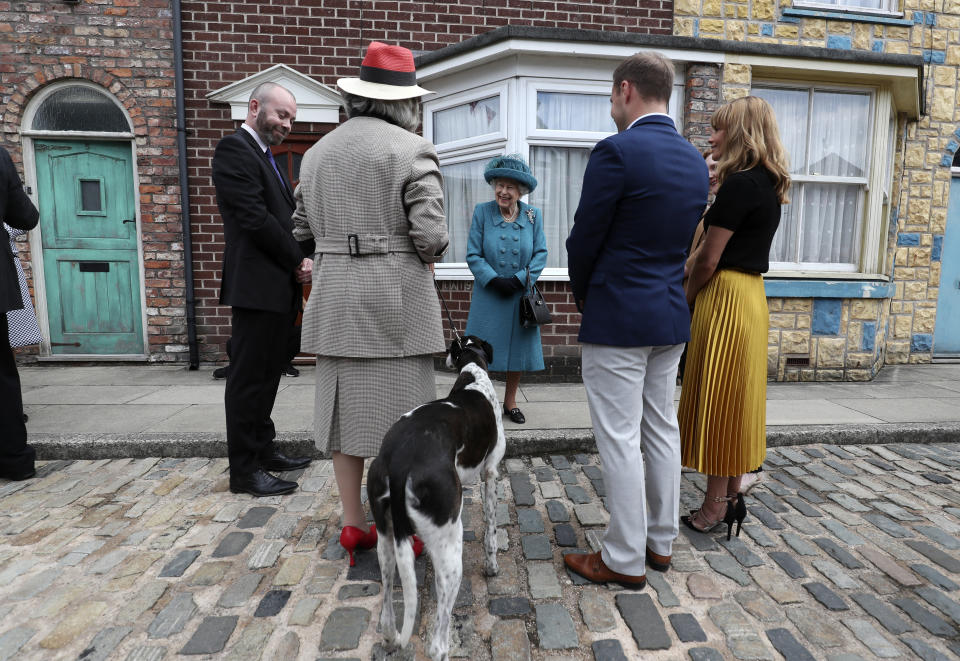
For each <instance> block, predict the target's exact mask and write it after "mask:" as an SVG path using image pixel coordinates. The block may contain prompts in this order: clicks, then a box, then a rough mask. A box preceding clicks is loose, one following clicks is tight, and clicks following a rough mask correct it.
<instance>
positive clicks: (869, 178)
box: [752, 79, 896, 278]
mask: <svg viewBox="0 0 960 661" xmlns="http://www.w3.org/2000/svg"><path fill="white" fill-rule="evenodd" d="M752 87H753V88H764V89H771V88H774V89H789V90H801V91H806V92H808V93H809V103H811V104H812V103H813V92H814V91H816V90H823V91H829V92H850V93H854V94H869V95H870V104H871V105H870V110H869V111H868V116H869V121H870V127H869V129H868V131H867V135H868V136H869V138H868V139H869V142H868V144H867V164H866V166H867V167H866V176H865V177H824V176H815V175H793V174H791V179H792V180H793V181H796V182H814V183H816V182H823V183H856V184H860V185H861V186H862V188H861V190H860V194H859V196H858V201H857V206H858V208H859V210H860V211H859V213H860V218H859V222H858V224H857V229H856V232H857V235H856V237H855V242H856V244H857V245H858V247H859V251H858V255H857V260H856V263H854V264H823V263H808V262H770V273H769V276H775V277H805V276H810V275H817V276H823V275H826V274H830V275H834V276H838V277H871V278H876V277H883V276H882V275H881V274H882V273H883V268H884V264H883V261H884V250H883V249H882V245H881V244H882V241H881V237H882V236H885V227H886V225H887V223H888V222H889V220H888V218H887V214H885V212H884V210H883V205H884V196H885V195H887V196H889V191H890V186H891V183H890V181H889V179H890V177H891V176H892V173H893V167H892V161H893V151H892V150H891V149H890V144H891V141H890V136H889V135H888V130H889V121H890V115H891V113H892V95H891V92H890V90H889V89H888V88H886V87H884V86H878V85H838V84H831V83H816V82H815V83H810V82H800V81H782V80H767V79H757V80H755V81H754V82H753V86H752ZM810 121H813V116H812V107H811V112H810V113H808V122H810ZM808 126H809V125H808ZM881 126H882V127H883V128H882V130H881V129H880V127H881ZM895 132H896V123H894V133H895ZM809 137H810V136H809V130H808V133H807V139H808V140H809ZM894 142H895V140H894ZM807 155H809V149H808V150H807ZM792 201H794V200H792ZM795 202H797V203H800V202H801V201H800V200H795Z"/></svg>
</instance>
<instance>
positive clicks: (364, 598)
mask: <svg viewBox="0 0 960 661" xmlns="http://www.w3.org/2000/svg"><path fill="white" fill-rule="evenodd" d="M766 469H767V470H766V471H765V477H764V480H763V481H762V482H761V483H760V485H759V486H757V487H755V489H754V491H753V492H752V493H751V495H749V496H748V497H747V501H748V508H749V511H750V515H749V516H748V518H747V519H746V520H745V521H744V527H743V531H742V534H741V535H740V536H739V537H737V536H734V537H732V538H731V540H730V541H729V542H728V541H726V538H725V537H726V535H725V531H723V532H722V533H721V532H719V531H718V532H717V533H711V534H707V535H702V534H697V533H693V532H690V531H686V530H685V529H684V531H683V532H681V534H680V536H679V537H678V539H677V541H676V544H675V546H674V553H673V563H672V566H671V568H670V570H669V571H668V572H666V573H663V574H661V573H658V572H653V571H649V572H648V574H647V576H648V586H647V587H646V588H645V589H643V590H640V591H636V590H628V589H623V588H621V587H619V586H615V585H610V586H597V585H593V584H589V583H586V582H585V581H583V580H582V579H580V578H579V577H576V576H574V575H571V574H570V573H569V572H568V571H566V569H565V567H564V566H563V555H564V553H566V552H585V551H588V550H590V549H592V548H596V545H597V544H598V543H599V540H600V537H601V535H602V532H603V526H604V524H605V522H606V520H607V518H608V514H607V511H606V508H605V506H604V501H603V497H602V496H601V493H602V490H603V486H602V485H603V482H602V480H603V477H602V466H601V464H600V461H599V458H598V456H597V455H594V454H587V453H582V452H581V453H571V454H569V455H567V454H562V453H560V454H558V453H557V452H553V453H549V454H545V455H543V456H530V457H512V458H510V459H508V460H507V461H505V462H504V464H503V466H502V475H501V478H500V484H499V485H498V494H499V495H498V503H497V516H498V537H499V538H500V543H501V551H500V554H499V563H500V568H501V572H500V575H499V576H494V577H487V576H485V575H484V572H483V564H484V560H483V558H484V553H483V547H482V544H483V535H484V524H483V514H482V511H481V502H480V500H479V496H478V494H479V490H478V489H477V488H476V487H473V488H467V490H466V493H465V507H464V516H463V519H464V540H465V543H464V551H463V554H464V585H463V587H462V589H461V591H460V593H459V595H458V598H457V604H456V607H455V610H454V622H453V626H452V638H451V651H452V652H453V655H455V656H454V658H470V659H471V661H494V660H500V659H503V660H505V661H506V660H508V659H509V660H510V661H513V660H514V659H529V660H530V661H561V660H562V661H590V660H593V661H613V660H619V659H651V660H653V661H659V660H666V659H683V658H689V659H691V660H694V661H696V660H701V659H702V660H705V661H714V660H722V659H727V660H731V659H744V660H746V659H774V660H775V659H781V658H786V659H798V660H799V659H804V660H806V659H825V660H827V661H846V660H848V659H850V660H852V659H875V658H904V659H907V658H922V659H949V658H956V657H957V654H958V652H960V507H958V506H960V490H958V489H957V484H958V483H960V443H940V444H914V445H911V444H903V443H900V444H891V445H866V446H844V447H843V448H840V447H838V446H836V445H832V444H826V445H809V446H794V447H791V448H771V449H770V450H769V453H768V458H767V463H766ZM226 470H227V462H226V460H225V459H218V458H165V459H159V458H152V459H150V458H148V459H138V460H135V461H131V460H129V459H116V460H77V461H69V460H66V461H49V462H41V463H40V464H39V473H38V477H37V479H34V480H31V481H28V482H23V483H0V590H2V593H3V594H4V595H5V596H6V597H7V599H5V600H3V601H2V602H0V661H5V660H7V659H10V660H13V659H16V660H17V661H20V660H21V659H22V660H25V661H34V660H36V661H48V660H50V659H84V661H87V660H88V659H98V660H101V661H128V660H133V661H160V660H161V659H175V658H204V659H223V660H230V661H232V660H234V659H239V660H244V659H271V660H272V659H278V660H287V659H290V660H302V661H308V660H309V661H315V660H317V659H341V660H343V659H381V658H389V659H393V660H399V659H413V658H425V657H424V649H425V645H424V640H425V638H426V637H427V634H428V630H429V627H430V624H431V623H432V620H433V615H434V612H435V606H434V601H433V596H432V595H433V588H432V581H433V571H432V568H431V566H430V563H429V561H427V560H425V559H422V560H420V561H418V563H417V574H418V577H419V580H420V585H419V598H420V609H419V611H418V619H417V626H416V628H415V633H414V636H413V638H412V640H411V643H410V647H409V648H408V649H407V650H405V651H403V652H402V653H398V654H395V655H393V656H388V657H387V656H385V655H384V652H383V649H382V644H381V643H382V638H381V635H380V634H379V633H378V632H377V628H378V619H379V611H380V603H381V599H382V597H383V595H382V594H381V587H380V582H379V568H378V566H377V562H376V557H375V552H372V551H371V552H364V553H359V554H358V563H357V567H354V568H348V567H347V559H346V557H345V555H344V554H343V552H342V549H340V548H339V545H338V543H337V535H338V533H339V529H340V528H339V511H338V499H337V493H336V485H335V482H334V481H333V480H332V479H330V478H331V466H330V463H329V462H328V461H323V460H319V461H315V462H314V463H313V464H312V465H311V466H310V467H309V468H307V469H306V470H305V471H303V472H302V474H300V475H299V477H298V479H299V480H300V482H301V484H309V485H310V488H311V490H310V491H304V490H300V491H297V492H295V493H293V494H291V495H288V496H284V497H277V498H272V499H254V498H251V497H249V496H246V495H237V494H231V493H230V492H229V491H227V490H226V481H225V477H226ZM544 485H555V486H556V487H557V488H556V489H550V488H547V489H546V490H544V489H543V487H544ZM703 486H704V482H703V479H702V476H698V475H695V474H692V473H684V479H683V481H682V486H681V503H680V511H681V512H685V511H686V510H687V509H690V508H692V507H696V506H697V504H699V502H700V500H701V498H702V495H703V493H702V488H703ZM158 492H161V493H162V495H159V496H158V495H157V493H158ZM64 494H71V495H72V496H75V497H70V498H65V497H64ZM844 494H845V495H846V497H838V496H840V495H844ZM583 500H586V501H587V502H579V501H583ZM131 513H132V514H133V515H131ZM561 540H562V541H563V542H564V544H565V545H564V546H560V545H559V542H561ZM388 598H392V599H393V600H394V602H395V604H396V606H397V610H398V617H399V616H400V612H401V611H402V597H401V592H400V588H399V586H398V587H397V588H396V590H395V592H394V594H392V595H388Z"/></svg>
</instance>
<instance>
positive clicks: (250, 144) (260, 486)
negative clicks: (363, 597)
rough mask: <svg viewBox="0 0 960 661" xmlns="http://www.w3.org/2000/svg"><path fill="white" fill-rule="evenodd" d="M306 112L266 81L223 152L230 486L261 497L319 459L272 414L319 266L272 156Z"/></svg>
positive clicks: (287, 487) (218, 162)
mask: <svg viewBox="0 0 960 661" xmlns="http://www.w3.org/2000/svg"><path fill="white" fill-rule="evenodd" d="M296 116H297V103H296V100H295V99H294V98H293V94H291V93H290V92H289V91H288V90H286V89H284V88H283V87H281V86H279V85H277V84H275V83H263V84H261V85H259V86H258V87H257V88H256V89H255V90H254V91H253V93H252V94H251V95H250V103H249V107H248V111H247V118H246V120H245V121H244V123H243V124H242V125H241V127H240V129H239V130H238V131H237V132H236V133H234V134H233V135H228V136H226V137H225V138H223V139H222V140H221V141H220V143H219V144H218V145H217V149H216V152H215V153H214V155H213V183H214V186H216V189H217V205H218V206H219V207H220V216H221V218H223V231H224V244H225V245H224V252H223V274H222V281H221V286H220V303H222V304H224V305H230V306H232V308H233V309H232V312H231V324H232V329H231V342H230V344H231V366H230V372H229V376H228V377H227V386H226V389H225V393H224V403H225V407H226V418H227V450H228V454H229V458H230V490H231V491H233V492H234V493H250V494H253V495H254V496H272V495H277V494H283V493H289V492H291V491H293V490H294V489H296V488H297V483H296V482H291V481H288V480H282V479H280V478H278V477H275V476H273V475H271V474H270V473H268V472H267V471H289V470H294V469H297V468H303V467H304V466H306V465H307V464H309V463H310V459H309V458H307V457H287V456H285V455H284V454H282V453H281V452H280V451H279V450H278V449H277V448H276V446H275V445H274V443H273V440H274V438H275V437H276V429H275V427H274V424H273V421H272V420H271V419H270V413H271V411H272V410H273V403H274V400H275V399H276V396H277V387H278V386H279V384H280V372H281V369H282V368H283V364H284V360H285V354H286V350H287V342H286V337H287V334H288V333H289V329H290V327H291V326H292V325H293V321H294V318H295V316H296V311H297V310H298V309H299V308H298V306H299V305H300V286H299V285H298V283H301V282H309V280H310V276H311V273H312V268H313V263H312V262H311V260H310V259H305V258H304V257H303V252H302V251H301V249H300V245H299V244H298V243H297V241H296V240H295V239H294V238H293V233H292V232H293V221H292V220H291V215H292V214H293V210H294V208H295V203H294V200H293V190H292V189H291V187H290V182H289V181H287V179H286V177H285V176H284V174H283V172H281V170H280V169H279V168H278V167H277V165H276V162H275V161H274V160H273V154H272V153H271V152H270V146H271V145H278V144H280V143H281V142H283V139H284V138H286V137H287V134H288V133H289V132H290V127H291V125H292V124H293V121H294V119H295V118H296Z"/></svg>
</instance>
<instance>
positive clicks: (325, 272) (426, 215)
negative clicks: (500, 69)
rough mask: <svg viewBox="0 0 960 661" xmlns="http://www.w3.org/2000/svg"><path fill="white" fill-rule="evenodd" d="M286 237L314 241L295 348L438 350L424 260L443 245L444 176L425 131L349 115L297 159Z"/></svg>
mask: <svg viewBox="0 0 960 661" xmlns="http://www.w3.org/2000/svg"><path fill="white" fill-rule="evenodd" d="M294 197H295V198H296V201H297V209H296V211H295V212H294V214H293V220H294V225H295V226H294V237H295V238H296V239H297V240H298V241H301V242H302V243H301V245H303V242H307V241H310V240H313V241H315V242H316V254H315V256H314V262H315V263H314V269H313V289H312V291H311V293H310V299H309V300H308V301H307V307H306V310H305V311H304V313H303V332H302V340H301V347H302V349H303V351H308V352H311V353H315V354H317V355H320V356H336V357H348V358H350V357H352V358H397V357H404V356H416V355H422V354H429V353H436V352H441V351H443V350H444V348H445V347H444V340H443V327H442V324H441V320H440V303H439V301H438V299H437V294H436V291H435V289H434V285H433V273H432V272H431V271H430V268H429V266H428V264H429V263H432V262H437V261H439V260H440V259H441V258H442V257H443V254H444V252H446V249H447V244H448V241H449V240H448V236H447V225H446V218H445V216H444V213H443V180H442V178H441V176H440V167H439V163H438V160H437V153H436V150H435V149H434V148H433V145H432V144H430V143H429V142H428V141H427V140H425V139H424V138H422V137H420V136H418V135H416V134H414V133H411V132H409V131H405V130H404V129H402V128H400V127H398V126H394V125H393V124H390V123H388V122H386V121H384V120H382V119H378V118H375V117H354V118H353V119H350V120H347V121H346V122H345V123H343V124H342V125H340V126H339V127H337V128H336V129H334V130H333V131H331V132H330V133H328V134H327V135H326V136H324V137H323V138H322V139H321V140H320V141H319V142H318V143H317V144H315V145H314V146H313V147H311V148H310V149H309V150H308V151H307V153H306V154H305V155H304V157H303V162H302V164H301V168H300V184H299V185H298V186H297V190H296V192H295V194H294Z"/></svg>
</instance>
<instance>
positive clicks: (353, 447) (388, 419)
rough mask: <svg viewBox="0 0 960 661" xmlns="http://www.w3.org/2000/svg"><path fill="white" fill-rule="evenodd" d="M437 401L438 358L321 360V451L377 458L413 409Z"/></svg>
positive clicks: (317, 427) (317, 420) (317, 421)
mask: <svg viewBox="0 0 960 661" xmlns="http://www.w3.org/2000/svg"><path fill="white" fill-rule="evenodd" d="M436 398H437V386H436V379H435V378H434V372H433V356H431V355H422V356H408V357H406V358H337V357H331V356H317V389H316V399H315V408H314V439H315V441H314V442H315V443H316V446H317V449H318V450H320V451H321V452H323V453H324V455H329V454H330V453H333V452H342V453H343V454H349V455H353V456H355V457H375V456H377V453H379V452H380V443H381V442H382V441H383V435H384V434H386V433H387V430H388V429H390V426H391V425H392V424H393V423H394V422H396V421H397V419H399V418H400V416H401V415H403V414H404V413H406V412H407V411H409V410H411V409H413V408H416V407H417V406H420V405H421V404H424V403H426V402H430V401H433V400H435V399H436Z"/></svg>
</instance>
